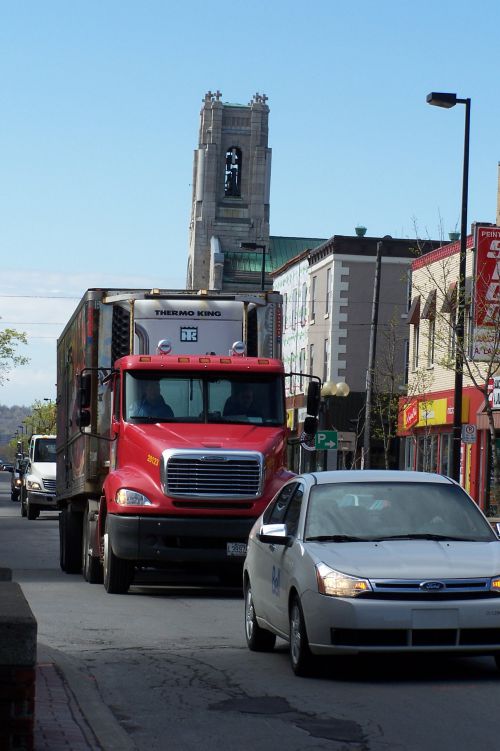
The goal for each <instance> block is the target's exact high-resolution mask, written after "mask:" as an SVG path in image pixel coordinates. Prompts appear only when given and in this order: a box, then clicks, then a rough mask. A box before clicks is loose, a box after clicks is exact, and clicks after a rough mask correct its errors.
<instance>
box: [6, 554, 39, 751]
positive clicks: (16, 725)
mask: <svg viewBox="0 0 500 751" xmlns="http://www.w3.org/2000/svg"><path fill="white" fill-rule="evenodd" d="M11 578H12V574H11V572H10V571H9V569H5V568H4V569H0V749H2V751H4V749H5V751H21V749H22V750H23V751H33V747H34V719H35V676H36V638H37V623H36V620H35V616H34V615H33V613H32V611H31V608H30V606H29V605H28V602H27V600H26V598H25V596H24V594H23V592H22V590H21V587H20V585H19V584H17V582H13V581H11Z"/></svg>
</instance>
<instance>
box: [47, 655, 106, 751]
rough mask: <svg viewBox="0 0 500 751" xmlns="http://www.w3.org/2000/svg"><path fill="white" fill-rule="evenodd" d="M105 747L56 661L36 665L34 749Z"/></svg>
mask: <svg viewBox="0 0 500 751" xmlns="http://www.w3.org/2000/svg"><path fill="white" fill-rule="evenodd" d="M62 749H66V751H102V749H103V747H102V746H101V745H100V744H99V743H98V741H97V738H96V736H95V734H94V732H93V731H92V729H91V728H90V727H89V725H88V723H87V720H86V719H85V717H84V715H83V714H82V711H81V709H80V707H79V705H78V703H77V701H76V699H75V697H74V695H73V693H72V691H71V689H70V687H69V685H68V684H67V683H66V681H65V680H64V677H63V676H62V675H61V673H60V672H59V670H58V668H57V667H56V665H54V663H50V662H43V663H39V664H38V665H37V666H36V695H35V746H34V751H59V750H61V751H62Z"/></svg>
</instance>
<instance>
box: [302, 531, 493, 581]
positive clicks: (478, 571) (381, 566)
mask: <svg viewBox="0 0 500 751" xmlns="http://www.w3.org/2000/svg"><path fill="white" fill-rule="evenodd" d="M306 546H307V549H308V552H309V553H310V555H311V557H312V558H313V559H314V562H315V563H316V562H320V561H321V562H323V563H326V565H327V566H330V567H331V568H333V569H336V570H337V571H342V572H343V573H345V574H352V575H353V576H360V577H363V578H366V579H370V578H372V579H429V578H432V579H435V578H451V579H457V578H469V579H470V578H474V577H490V576H498V575H500V540H492V541H491V542H453V541H448V542H437V541H434V540H386V541H381V542H343V543H327V542H324V543H318V542H313V543H306Z"/></svg>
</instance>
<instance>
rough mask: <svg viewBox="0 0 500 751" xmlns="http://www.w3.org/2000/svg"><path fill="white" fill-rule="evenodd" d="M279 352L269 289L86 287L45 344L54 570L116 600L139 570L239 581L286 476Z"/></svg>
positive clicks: (276, 303)
mask: <svg viewBox="0 0 500 751" xmlns="http://www.w3.org/2000/svg"><path fill="white" fill-rule="evenodd" d="M280 354H281V296H280V295H279V294H278V293H272V292H271V293H266V292H260V293H255V294H227V293H217V292H208V293H198V292H190V291H172V290H151V291H147V290H118V289H114V290H104V289H91V290H88V291H87V292H86V294H85V295H84V297H83V299H82V301H81V302H80V304H79V306H78V307H77V309H76V311H75V313H74V314H73V316H72V318H71V320H70V321H69V322H68V324H67V326H66V328H65V329H64V331H63V333H62V335H61V337H60V338H59V341H58V354H57V360H58V367H57V419H58V428H57V502H58V504H59V505H60V507H61V508H62V512H61V514H60V519H59V531H60V560H61V568H62V569H63V570H64V571H66V572H68V573H78V572H80V571H81V572H82V573H83V575H84V577H85V578H86V579H87V581H89V582H101V581H104V586H105V588H106V590H107V591H108V592H110V593H117V594H118V593H125V592H126V591H127V590H128V588H129V586H130V584H131V582H132V580H133V577H134V574H135V572H136V571H137V570H138V569H141V568H151V567H153V568H173V567H181V568H182V569H184V570H186V569H187V568H188V567H190V566H191V567H194V568H195V569H196V568H197V569H198V570H203V571H213V572H215V573H217V574H218V575H220V576H221V577H223V578H224V579H226V580H234V579H235V577H238V576H240V573H241V565H242V561H243V558H244V555H245V551H246V541H247V538H248V533H249V531H250V529H251V527H252V524H253V522H254V520H255V519H256V518H257V517H258V516H259V514H260V513H261V512H262V511H263V509H264V508H265V506H266V505H267V503H268V502H269V500H270V499H271V498H272V497H273V495H274V494H275V493H276V492H277V490H278V489H279V488H280V487H281V485H282V484H283V483H284V482H285V481H286V480H287V479H288V478H289V477H290V475H291V473H290V472H288V471H287V469H286V468H285V459H286V440H287V428H286V410H285V392H284V378H285V374H284V370H283V364H282V362H281V360H280ZM252 397H253V401H252ZM148 399H149V406H146V403H147V401H148ZM245 400H246V401H245ZM151 402H152V404H153V406H152V407H151ZM250 402H251V404H250Z"/></svg>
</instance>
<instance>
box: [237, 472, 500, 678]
mask: <svg viewBox="0 0 500 751" xmlns="http://www.w3.org/2000/svg"><path fill="white" fill-rule="evenodd" d="M244 589H245V634H246V640H247V644H248V647H249V648H250V649H251V650H258V651H267V650H269V651H270V650H272V649H273V647H274V644H275V640H276V636H280V637H282V638H283V639H286V640H288V641H289V642H290V657H291V663H292V668H293V670H294V672H295V673H296V674H297V675H306V674H308V673H309V672H310V670H311V668H312V667H313V665H314V662H315V660H316V659H317V656H318V655H334V654H356V653H360V652H407V653H414V652H423V651H426V652H431V651H434V652H452V653H464V654H465V653H469V654H470V653H475V654H491V655H494V657H495V660H496V662H497V665H498V666H499V667H500V540H499V539H498V538H497V536H496V535H495V533H494V532H493V530H492V528H491V526H490V524H489V523H488V520H487V519H486V517H485V516H484V515H483V514H482V512H481V511H480V510H479V508H478V507H477V505H476V504H475V503H474V501H473V500H472V499H471V498H470V496H469V495H468V494H467V493H466V492H465V491H464V490H463V489H462V488H461V487H460V486H459V485H458V484H457V483H455V482H454V481H453V480H450V479H449V478H447V477H444V476H442V475H435V474H427V473H424V472H399V471H380V470H379V471H345V472H344V471H337V472H316V473H311V474H304V475H299V476H297V477H295V478H293V479H292V480H290V481H289V482H288V483H286V485H284V486H283V488H282V489H281V490H280V492H279V493H278V494H277V495H276V497H275V498H274V499H273V501H272V502H271V503H270V504H269V506H268V507H267V509H266V511H265V512H264V514H263V515H262V516H261V517H260V518H259V519H258V520H257V522H256V523H255V525H254V527H253V529H252V531H251V534H250V538H249V543H248V552H247V557H246V559H245V564H244Z"/></svg>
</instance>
